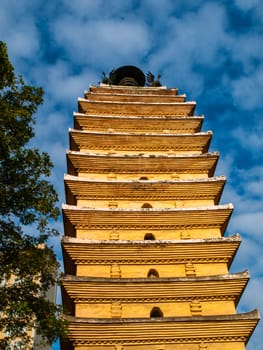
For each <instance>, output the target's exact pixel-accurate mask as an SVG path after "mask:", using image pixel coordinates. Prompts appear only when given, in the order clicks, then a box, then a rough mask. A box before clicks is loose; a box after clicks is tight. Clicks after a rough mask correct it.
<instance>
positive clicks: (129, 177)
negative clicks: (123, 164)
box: [78, 172, 208, 181]
mask: <svg viewBox="0 0 263 350" xmlns="http://www.w3.org/2000/svg"><path fill="white" fill-rule="evenodd" d="M78 176H80V177H86V178H89V179H91V180H98V181H99V180H109V181H114V179H115V180H139V179H140V177H141V176H147V177H148V179H149V180H161V181H165V180H171V179H174V180H177V179H182V180H186V179H206V178H208V173H207V172H206V173H192V174H184V173H181V174H179V173H178V174H170V173H164V174H155V173H146V174H143V173H134V174H117V173H116V174H114V175H112V174H97V173H86V172H79V173H78Z"/></svg>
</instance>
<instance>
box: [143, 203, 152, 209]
mask: <svg viewBox="0 0 263 350" xmlns="http://www.w3.org/2000/svg"><path fill="white" fill-rule="evenodd" d="M150 208H152V205H151V204H150V203H144V204H143V205H142V209H150Z"/></svg>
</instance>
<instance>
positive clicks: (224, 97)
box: [0, 0, 263, 350]
mask: <svg viewBox="0 0 263 350" xmlns="http://www.w3.org/2000/svg"><path fill="white" fill-rule="evenodd" d="M0 10H1V11H0V40H3V41H5V42H6V43H7V45H8V49H9V56H10V59H11V61H12V63H13V64H14V66H15V68H16V72H17V73H19V74H22V75H23V76H24V78H25V80H26V82H27V83H31V84H34V85H36V86H42V87H43V88H44V90H45V103H44V104H43V106H41V108H40V109H39V111H38V113H37V116H36V117H37V124H36V138H35V139H34V141H33V143H34V144H35V145H37V146H38V147H39V148H40V149H41V150H45V151H47V152H49V154H50V155H51V157H52V160H53V162H54V165H55V167H54V171H53V174H52V181H53V183H54V185H55V186H56V189H57V191H58V192H59V194H60V198H61V201H64V199H63V198H64V194H63V174H64V172H65V171H66V161H65V150H66V148H67V147H68V133H67V129H68V128H69V127H72V125H73V118H72V112H73V111H76V110H77V97H78V96H81V97H82V96H83V91H84V90H85V89H88V86H89V84H97V83H98V82H99V81H100V80H101V78H102V74H101V73H102V71H105V72H107V73H108V72H109V71H111V70H112V69H113V68H118V67H119V66H122V65H129V64H131V65H137V66H138V67H140V68H141V69H142V70H143V71H144V72H147V71H148V70H150V71H152V72H153V73H154V74H158V73H160V74H161V75H162V78H161V81H162V83H163V84H164V85H167V86H168V87H178V88H179V90H180V92H181V93H186V94H187V96H188V100H195V101H197V109H196V114H204V115H205V118H206V119H205V123H204V126H203V131H205V130H213V132H214V136H213V142H212V146H211V148H210V150H211V151H214V150H218V151H219V152H220V154H221V156H220V161H219V165H218V168H217V175H226V176H227V179H228V182H227V185H226V187H225V192H224V196H223V198H222V200H221V203H222V204H223V203H228V202H232V203H233V204H234V206H235V211H234V214H233V216H232V220H231V223H230V225H229V226H228V229H227V234H233V233H236V232H238V233H240V234H241V236H242V242H243V243H242V245H241V248H240V249H239V251H238V254H237V256H236V259H235V262H234V264H233V267H232V271H233V272H239V271H242V270H244V269H246V268H248V269H249V271H250V273H251V281H250V283H249V285H248V287H247V289H246V292H245V293H244V295H243V297H242V299H241V301H240V304H239V311H240V312H242V311H248V310H252V309H254V308H255V307H258V308H259V309H260V310H261V313H262V310H263V292H262V291H263V271H262V266H263V254H262V253H263V249H262V247H263V152H262V148H263V137H262V135H263V60H262V55H263V22H262V18H263V2H262V0H232V1H228V0H225V1H224V0H221V1H220V0H218V1H213V0H125V1H123V0H75V1H68V0H54V1H47V2H44V1H40V0H34V1H29V0H19V1H16V0H2V1H1V7H0ZM56 226H57V227H58V228H59V229H60V231H61V232H63V228H62V223H61V222H59V223H57V224H56ZM52 244H53V245H54V247H55V250H56V251H57V254H58V258H59V259H61V252H60V245H59V240H58V239H57V240H54V241H53V242H52ZM262 343H263V330H262V324H260V325H259V326H258V328H257V330H256V331H255V333H254V335H253V337H252V339H251V341H250V342H249V345H248V347H247V349H248V350H252V349H253V350H261V349H262V345H261V344H262ZM55 348H57V346H54V349H55Z"/></svg>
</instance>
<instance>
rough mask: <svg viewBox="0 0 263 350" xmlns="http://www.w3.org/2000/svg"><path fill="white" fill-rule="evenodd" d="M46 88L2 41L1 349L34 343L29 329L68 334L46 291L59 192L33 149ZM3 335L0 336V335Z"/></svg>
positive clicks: (52, 276)
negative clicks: (28, 80)
mask: <svg viewBox="0 0 263 350" xmlns="http://www.w3.org/2000/svg"><path fill="white" fill-rule="evenodd" d="M42 102H43V90H42V89H41V88H36V87H33V86H29V85H26V84H25V82H24V81H23V78H22V77H21V76H16V75H15V73H14V68H13V66H12V64H11V63H10V61H9V58H8V54H7V47H6V45H5V43H3V42H1V41H0V157H1V159H0V332H3V333H4V338H3V339H1V340H0V349H26V348H28V346H29V348H30V345H29V344H30V333H28V332H30V331H31V330H35V331H37V333H38V334H39V335H40V336H41V337H43V339H44V340H45V341H46V342H47V343H51V342H52V341H54V340H56V339H57V338H58V337H59V336H63V335H65V333H66V324H65V321H64V320H63V318H61V317H60V314H61V309H60V307H59V306H57V305H55V304H54V303H52V302H50V301H48V300H47V298H46V294H47V291H48V289H49V288H50V286H51V285H54V284H55V283H56V280H57V274H58V263H57V260H56V256H55V254H54V252H53V250H52V249H51V248H49V247H48V246H47V240H48V239H49V238H50V237H51V236H54V235H57V234H58V232H57V231H56V230H54V229H52V228H50V227H49V226H50V221H52V220H56V219H57V218H58V215H59V209H58V207H57V199H58V196H57V193H56V191H55V189H54V188H53V186H52V184H51V183H49V181H48V180H47V178H48V176H49V175H50V172H51V169H52V167H53V165H52V163H51V161H50V158H49V156H48V154H47V153H41V152H40V151H39V150H38V149H37V148H30V147H29V141H30V140H31V139H32V138H33V137H34V129H33V127H34V124H35V119H34V117H33V115H34V113H35V112H36V111H37V108H38V106H39V105H40V104H41V103H42ZM0 338H1V337H0Z"/></svg>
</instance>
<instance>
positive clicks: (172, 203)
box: [77, 198, 214, 209]
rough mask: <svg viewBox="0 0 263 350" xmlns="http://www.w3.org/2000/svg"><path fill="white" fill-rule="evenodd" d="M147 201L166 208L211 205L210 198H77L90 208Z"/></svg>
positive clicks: (137, 204) (133, 206) (139, 204)
mask: <svg viewBox="0 0 263 350" xmlns="http://www.w3.org/2000/svg"><path fill="white" fill-rule="evenodd" d="M145 203H149V204H150V205H151V206H152V208H153V209H168V208H172V209H173V208H188V207H201V206H212V205H214V201H213V200H212V199H203V200H200V199H198V200H179V201H176V200H161V201H160V200H147V198H146V199H145V200H143V201H142V200H83V199H79V200H78V201H77V205H79V206H82V207H90V208H118V209H123V208H125V209H141V208H142V206H143V204H145Z"/></svg>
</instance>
